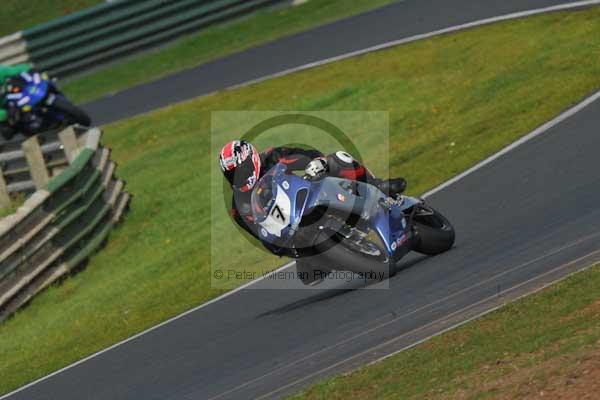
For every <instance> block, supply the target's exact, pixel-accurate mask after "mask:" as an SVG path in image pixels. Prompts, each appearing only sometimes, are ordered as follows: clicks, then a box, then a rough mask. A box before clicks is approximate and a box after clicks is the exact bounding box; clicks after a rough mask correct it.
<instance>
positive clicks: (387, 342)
mask: <svg viewBox="0 0 600 400" xmlns="http://www.w3.org/2000/svg"><path fill="white" fill-rule="evenodd" d="M598 254H600V249H598V250H595V251H593V252H591V253H588V254H586V255H584V256H582V257H579V258H576V259H575V260H573V261H569V262H568V263H564V264H561V265H559V266H558V267H555V268H553V269H551V270H549V271H546V272H544V273H543V274H541V275H536V276H535V277H533V278H531V279H528V280H526V281H524V282H521V283H518V284H516V285H514V286H511V287H510V288H508V289H505V290H502V291H500V292H498V293H496V294H494V295H492V296H488V297H486V298H484V299H481V300H479V301H477V302H475V303H473V304H469V305H468V306H465V307H463V308H461V309H459V310H456V311H453V312H451V313H450V314H448V315H444V316H443V317H441V318H438V319H437V320H435V321H432V322H429V323H427V324H425V325H423V326H420V327H418V328H415V329H413V330H411V331H409V332H406V333H403V334H402V335H400V336H396V337H393V338H391V339H389V340H387V341H385V342H383V343H380V344H378V345H376V346H373V347H370V348H368V349H366V350H363V351H361V352H360V353H357V354H354V355H352V356H349V357H347V358H345V359H343V360H341V361H338V362H336V363H335V364H332V365H329V366H327V367H325V368H322V369H320V370H318V371H313V372H311V373H310V374H309V375H306V376H303V377H302V378H299V379H297V380H295V381H293V382H291V383H288V384H286V385H285V386H281V387H279V388H277V389H275V390H273V391H271V392H268V393H266V394H263V395H261V396H260V397H257V400H261V399H266V398H268V397H271V396H273V395H274V394H276V393H279V392H281V391H283V390H285V389H288V388H291V387H293V386H294V385H297V384H299V383H302V382H305V381H307V380H310V379H311V378H314V377H316V376H319V375H323V374H324V373H325V372H327V371H330V370H331V369H334V368H336V367H339V366H341V365H343V364H345V363H347V362H348V361H351V360H354V359H356V358H359V357H363V356H365V355H366V354H368V353H372V352H375V351H377V350H379V349H381V348H385V347H389V346H390V345H392V344H393V343H394V342H397V341H398V340H400V339H402V338H404V337H407V336H409V335H411V334H414V333H416V332H418V331H420V330H422V329H425V328H429V327H431V326H435V325H437V324H440V323H443V322H444V321H446V320H448V319H449V318H451V317H455V316H457V315H460V314H461V313H465V312H467V311H469V310H470V309H472V308H474V307H477V306H480V305H482V304H485V303H486V302H489V301H491V300H494V299H497V298H499V297H502V296H504V295H506V294H507V293H510V292H511V291H514V290H516V289H519V288H520V287H522V286H525V285H528V284H530V283H532V282H535V281H536V280H539V279H541V278H543V277H545V276H547V275H550V274H553V273H555V272H557V271H560V270H563V269H565V268H567V267H570V266H572V265H574V264H577V263H578V262H580V261H582V260H585V259H587V258H591V257H592V256H597V255H598ZM589 267H590V265H588V266H586V267H583V268H581V269H580V270H577V271H575V272H572V273H570V274H567V275H565V276H563V277H562V278H561V279H558V280H557V281H560V280H563V279H565V278H567V277H569V276H571V275H574V274H576V273H577V272H581V271H583V270H585V269H587V268H589ZM557 281H554V282H551V283H546V284H544V285H542V286H541V287H539V288H536V289H535V290H533V291H531V292H528V293H524V294H521V295H519V296H517V297H515V298H514V299H510V300H508V301H506V302H504V303H502V304H500V305H497V306H494V307H492V308H490V309H488V310H485V311H482V312H481V313H478V314H477V315H474V316H472V317H469V318H467V319H466V320H464V321H461V322H459V323H456V324H454V325H452V326H451V327H448V328H445V329H443V330H441V331H440V332H438V333H435V334H433V335H430V336H428V337H427V338H424V339H422V340H419V341H418V342H416V343H413V344H410V345H408V346H406V347H404V348H402V349H400V350H397V351H394V352H393V353H390V354H388V355H385V356H383V357H381V358H379V359H377V360H375V361H371V362H370V363H368V364H367V365H372V364H375V363H377V362H379V361H381V360H383V359H385V358H388V357H391V356H393V355H395V354H398V353H401V352H402V351H404V350H407V349H410V348H412V347H415V346H417V345H419V344H421V343H423V342H425V341H427V340H429V339H431V338H433V337H435V336H438V335H441V334H443V333H445V332H448V331H450V330H452V329H454V328H456V327H459V326H461V325H464V324H466V323H468V322H470V321H473V320H475V319H477V318H479V317H481V316H483V315H486V314H489V313H491V312H493V311H495V310H498V309H500V308H502V307H504V306H505V305H506V304H509V303H512V302H514V301H516V300H518V299H520V298H523V297H525V296H528V295H530V294H531V293H536V292H539V291H540V290H542V289H544V288H546V287H548V286H550V285H552V284H554V283H556V282H557Z"/></svg>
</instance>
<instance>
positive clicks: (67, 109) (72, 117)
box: [52, 96, 92, 126]
mask: <svg viewBox="0 0 600 400" xmlns="http://www.w3.org/2000/svg"><path fill="white" fill-rule="evenodd" d="M52 106H53V107H54V108H55V109H56V110H57V111H59V112H61V113H64V114H65V115H66V116H67V120H69V122H74V123H77V124H80V125H83V126H90V125H91V124H92V119H91V118H90V116H89V115H87V113H86V112H85V111H83V110H82V109H81V108H79V107H77V106H75V105H73V104H72V103H71V102H70V101H69V100H67V99H66V98H64V97H62V96H56V99H55V100H54V104H53V105H52Z"/></svg>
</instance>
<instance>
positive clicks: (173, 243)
mask: <svg viewBox="0 0 600 400" xmlns="http://www.w3.org/2000/svg"><path fill="white" fill-rule="evenodd" d="M599 49H600V9H598V8H595V9H588V10H585V11H579V12H567V13H557V14H550V15H544V16H537V17H534V18H531V19H526V20H517V21H510V22H504V23H501V24H497V25H491V26H486V27H481V28H477V29H474V30H469V31H464V32H459V33H455V34H452V35H448V36H442V37H436V38H432V39H428V40H426V41H421V42H415V43H411V44H408V45H405V46H401V47H397V48H394V49H389V50H386V51H382V52H378V53H373V54H369V55H364V56H361V57H357V58H354V59H349V60H345V61H342V62H338V63H334V64H330V65H326V66H322V67H319V68H317V69H313V70H309V71H303V72H300V73H297V74H293V75H290V76H286V77H282V78H278V79H274V80H270V81H267V82H263V83H261V84H257V85H253V86H250V87H246V88H241V89H238V90H234V91H225V92H221V93H217V94H215V95H211V96H207V97H204V98H200V99H196V100H193V101H190V102H186V103H182V104H178V105H176V106H172V107H168V108H165V109H162V110H159V111H157V112H154V113H152V114H148V115H144V116H139V117H136V118H133V119H131V120H128V121H124V122H120V123H118V124H115V125H111V126H108V127H107V128H106V135H105V137H104V143H105V145H107V146H110V147H112V148H113V149H114V151H113V153H112V155H113V157H114V159H115V160H117V161H118V162H119V173H120V174H121V176H122V177H123V178H125V179H127V181H128V190H130V191H131V192H132V193H133V194H134V195H135V199H134V202H133V204H132V211H131V213H130V214H129V215H128V217H127V220H126V223H125V224H124V225H123V226H121V227H120V228H119V229H117V230H116V231H115V232H114V233H113V234H112V235H111V240H110V242H109V244H108V246H107V247H106V248H105V249H104V250H103V251H102V252H100V253H99V254H97V255H96V256H94V257H93V258H92V260H91V261H90V263H89V265H88V268H87V269H86V270H85V271H83V272H81V273H79V274H78V275H76V276H74V277H72V278H69V279H67V280H66V281H65V282H63V284H62V285H60V286H53V287H51V288H50V289H48V290H47V291H45V292H44V293H43V294H41V295H40V296H38V297H36V298H35V299H34V300H33V301H32V303H31V304H30V306H29V307H27V308H26V309H24V310H23V311H22V312H20V313H18V314H17V315H16V316H15V317H14V318H12V319H10V320H8V321H6V322H5V323H3V324H2V325H0V376H1V377H2V379H0V392H6V391H8V390H10V389H13V388H15V387H17V386H20V385H22V384H24V383H26V382H28V381H31V380H33V379H35V378H37V377H40V376H42V375H45V374H47V373H48V372H50V371H53V370H56V369H58V368H60V367H63V366H64V365H66V364H68V363H71V362H73V361H75V360H77V359H79V358H81V357H83V356H85V355H88V354H90V353H92V352H94V351H97V350H99V349H102V348H104V347H106V346H108V345H110V344H113V343H115V342H116V341H118V340H120V339H123V338H125V337H128V336H130V335H132V334H133V333H135V332H139V331H140V330H142V329H144V328H147V327H149V326H151V325H154V324H156V323H158V322H159V321H162V320H164V319H166V318H168V317H170V316H173V315H175V314H177V313H180V312H182V311H184V310H186V309H189V308H191V307H192V306H195V305H197V304H200V303H203V302H205V301H207V300H209V299H211V298H214V297H215V296H217V295H219V294H221V293H223V291H222V290H217V289H215V288H212V287H211V286H210V267H211V264H210V257H209V254H210V243H211V237H210V224H211V223H214V222H215V221H216V220H218V218H225V217H223V216H221V215H220V214H219V215H216V216H215V215H212V214H211V210H210V202H211V198H210V197H211V196H210V193H209V192H210V191H209V190H208V189H207V188H208V187H209V185H211V182H210V173H209V171H211V165H212V164H213V163H215V162H216V157H217V156H216V154H213V153H211V151H210V149H211V135H210V132H211V126H210V123H211V122H210V117H211V111H214V110H361V111H362V110H387V111H389V113H390V129H391V138H390V139H391V148H390V158H391V165H390V168H391V173H392V174H394V175H399V174H402V175H404V176H406V177H407V178H408V181H409V183H410V188H409V192H410V193H421V192H423V191H424V190H426V189H428V188H431V187H433V186H435V185H437V184H439V183H440V182H442V181H444V180H446V179H448V178H449V177H451V176H452V175H454V174H456V173H458V172H460V171H463V170H465V169H466V168H468V167H470V166H472V165H473V164H474V163H476V162H477V161H479V160H481V159H483V158H485V157H486V156H489V155H490V154H492V153H493V152H495V151H497V150H498V149H500V148H502V147H503V146H505V145H507V144H508V143H510V142H512V141H514V140H515V139H517V138H519V137H520V136H522V135H523V134H525V133H527V132H529V131H531V130H532V129H534V128H535V127H537V126H539V125H540V124H542V123H543V122H545V121H547V120H549V119H551V118H552V117H553V116H555V115H557V114H558V113H559V112H560V111H562V110H564V109H565V108H566V107H568V106H570V105H572V104H573V103H575V102H577V101H579V100H580V99H581V98H582V97H584V96H585V95H586V94H588V93H590V92H592V91H593V90H595V89H597V88H598V87H600V59H598V57H597V54H598V50H599ZM234 134H236V133H235V132H233V133H232V132H216V133H214V135H213V137H212V139H214V141H215V142H217V143H222V142H224V141H225V140H226V139H227V138H228V135H234ZM362 136H363V137H364V136H368V135H362ZM351 139H353V140H357V141H360V140H362V139H363V138H361V137H359V136H357V137H352V138H351ZM272 144H273V145H277V144H278V143H272ZM361 151H363V153H364V154H363V155H364V156H365V159H366V161H367V165H370V162H369V160H373V159H376V158H377V156H378V153H377V151H380V149H379V148H377V147H373V148H364V149H363V148H361ZM375 173H377V170H375ZM220 182H221V181H220V180H216V181H215V182H213V183H212V184H219V183H220ZM221 211H223V210H221ZM223 229H233V227H232V226H231V224H230V223H225V224H223ZM233 232H234V233H233V234H232V236H230V237H229V238H228V240H227V241H225V240H222V241H219V242H217V243H215V245H216V246H223V248H224V249H226V251H228V253H229V254H231V260H230V261H231V262H232V265H235V263H238V262H241V261H244V262H246V261H247V257H248V254H250V253H249V252H250V251H254V250H253V249H248V246H246V247H243V249H244V251H245V252H244V253H242V251H241V250H242V248H236V247H235V242H234V241H235V240H236V239H235V238H236V237H238V236H239V235H238V234H237V233H235V232H236V231H233ZM253 257H254V256H253ZM256 257H260V259H261V260H262V259H265V256H264V255H263V253H259V256H256ZM255 259H256V258H255ZM268 261H269V262H272V263H280V262H281V261H280V260H278V259H277V258H275V257H271V258H270V259H269V260H268ZM515 312H516V311H515ZM414 384H418V382H415V383H414Z"/></svg>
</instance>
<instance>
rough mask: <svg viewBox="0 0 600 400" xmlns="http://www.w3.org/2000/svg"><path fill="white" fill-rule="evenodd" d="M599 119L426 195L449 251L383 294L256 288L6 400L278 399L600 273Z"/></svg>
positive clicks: (575, 123) (418, 261)
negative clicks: (562, 282)
mask: <svg viewBox="0 0 600 400" xmlns="http://www.w3.org/2000/svg"><path fill="white" fill-rule="evenodd" d="M423 3H427V4H432V3H431V2H426V1H424V2H423ZM441 3H442V2H440V3H439V4H441ZM456 3H457V4H460V3H461V2H460V1H457V2H456ZM522 3H526V2H522ZM534 3H544V4H542V5H546V4H547V2H534ZM406 4H408V2H407V3H406ZM445 4H447V3H445ZM536 5H537V6H539V5H540V4H536ZM530 6H531V5H530ZM511 11H512V10H511ZM441 14H442V12H441V11H440V12H439V15H441ZM598 115H600V101H598V100H596V101H594V102H593V103H591V104H590V105H588V106H587V107H585V108H584V109H583V110H581V111H579V112H578V113H576V114H574V115H572V116H570V117H569V118H567V119H565V120H564V121H562V122H560V123H558V124H557V125H556V126H554V127H553V128H550V129H549V130H547V131H545V132H544V133H543V134H541V135H539V136H536V137H535V138H533V139H531V140H529V141H527V142H526V143H524V144H522V145H521V146H518V147H516V148H514V149H512V150H511V151H509V152H507V153H505V154H504V155H502V156H501V157H499V158H498V159H496V160H495V161H494V162H492V163H489V164H487V165H485V166H483V167H482V168H480V169H477V170H476V171H474V172H472V173H470V174H469V175H467V176H465V177H464V178H463V179H461V180H459V181H457V182H454V183H453V184H452V185H450V186H448V187H445V188H444V189H443V190H441V191H439V192H437V193H434V194H433V195H431V196H430V197H429V199H428V201H429V202H430V203H431V204H432V205H434V206H435V207H437V208H439V209H440V210H442V211H443V212H444V213H445V214H446V215H447V216H448V217H449V218H450V220H451V221H453V223H454V225H455V227H456V230H457V232H458V236H457V243H456V246H455V248H454V249H453V250H452V251H450V252H448V253H446V254H443V255H440V256H437V257H421V256H411V257H409V258H407V260H406V263H405V264H406V266H407V267H408V268H406V269H404V270H403V271H401V272H400V273H399V274H398V275H397V276H396V277H394V278H393V279H392V280H391V281H390V282H389V284H390V289H389V290H343V291H341V290H268V289H272V288H273V287H274V286H277V287H279V288H281V287H285V288H287V289H294V288H299V284H298V282H296V281H290V280H287V281H284V282H282V281H278V282H273V281H265V280H263V281H260V282H258V283H257V284H255V285H253V286H252V287H254V288H255V290H242V291H237V292H235V293H234V294H232V295H230V296H228V297H225V298H223V299H222V300H220V301H218V302H214V303H212V304H210V305H208V306H206V307H203V308H200V309H198V310H196V311H194V312H191V313H189V314H187V315H185V316H183V317H181V318H178V319H176V320H174V321H172V322H171V323H169V324H166V325H163V326H161V327H159V328H157V329H154V330H152V331H150V332H148V333H146V334H144V335H142V336H139V337H137V338H136V339H134V340H131V341H128V342H126V343H124V344H122V345H120V346H118V347H115V348H113V349H111V350H109V351H107V352H104V353H102V354H100V355H97V356H96V357H94V358H91V359H89V360H87V361H85V362H83V363H81V364H79V365H77V366H75V367H73V368H70V369H67V370H65V371H63V372H61V373H59V374H56V375H54V376H52V377H50V378H49V379H46V380H43V381H41V382H38V383H36V384H35V385H32V386H29V387H27V388H26V389H24V390H22V391H19V392H16V393H15V394H13V395H12V396H10V397H9V398H11V399H29V400H32V399H48V398H60V399H82V398H85V399H139V398H143V399H207V398H227V399H249V398H276V397H280V396H282V395H285V394H289V393H292V392H294V391H296V390H298V389H299V388H301V387H303V386H305V385H307V384H308V383H311V382H313V381H315V380H317V379H320V378H323V377H325V376H328V375H331V374H334V373H338V372H341V371H346V370H349V369H352V368H354V367H356V366H358V365H361V364H363V363H365V362H369V361H372V360H375V359H377V358H379V357H381V356H383V355H385V354H388V353H390V352H393V351H395V350H400V349H402V348H405V347H407V346H410V345H412V344H414V343H417V342H419V341H420V340H423V339H426V338H427V337H429V336H430V335H432V334H434V333H437V332H440V331H442V330H444V329H446V328H449V327H451V326H453V325H456V324H457V323H460V322H461V321H464V320H467V319H469V318H471V317H474V316H476V315H478V314H479V313H481V312H482V311H484V310H487V309H490V308H493V307H495V306H497V305H498V304H501V303H502V302H504V301H506V300H508V299H510V298H513V297H515V296H518V295H521V294H524V293H526V292H528V291H531V290H532V289H535V288H538V287H541V286H542V285H544V284H546V283H548V282H551V281H553V280H555V279H557V278H559V277H561V276H564V275H565V274H567V273H570V272H573V271H575V270H577V269H579V268H582V267H583V266H585V265H588V264H589V263H591V262H593V261H596V260H600V208H599V207H598V204H600V175H599V174H598V167H599V165H600V162H599V161H598V156H597V152H598V151H597V149H598V148H600V135H599V134H598Z"/></svg>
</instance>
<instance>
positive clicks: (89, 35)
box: [0, 0, 289, 76]
mask: <svg viewBox="0 0 600 400" xmlns="http://www.w3.org/2000/svg"><path fill="white" fill-rule="evenodd" d="M279 2H283V3H289V0H287V1H285V0H242V1H240V0H117V1H113V2H110V3H103V4H100V5H98V6H96V7H92V8H89V9H86V10H83V11H80V12H77V13H74V14H71V15H68V16H66V17H63V18H59V19H56V20H53V21H50V22H48V23H45V24H42V25H39V26H36V27H33V28H31V29H27V30H25V31H23V32H18V33H15V34H13V35H11V36H7V37H5V38H0V63H7V64H15V63H17V62H32V63H34V64H35V66H36V67H37V68H39V69H42V70H47V71H50V72H51V73H52V74H54V75H56V76H66V75H69V74H73V73H76V72H80V71H84V70H86V69H89V68H92V67H96V66H98V65H99V64H101V63H106V62H109V61H112V60H115V59H117V58H120V57H123V56H127V55H130V54H132V53H134V52H137V51H140V50H143V49H147V48H150V47H153V46H156V45H160V44H164V43H165V42H167V41H169V40H172V39H174V38H176V37H179V36H181V35H183V34H186V33H190V32H193V31H197V30H200V29H202V28H204V27H207V26H209V25H212V24H216V23H219V22H223V21H227V20H229V19H232V18H235V17H238V16H241V15H245V14H248V13H251V12H253V11H255V10H257V9H259V8H262V7H266V6H269V5H272V4H275V3H279Z"/></svg>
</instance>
